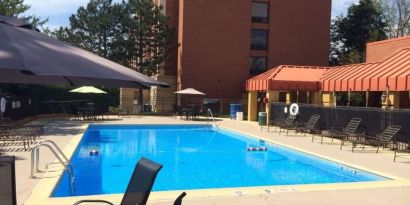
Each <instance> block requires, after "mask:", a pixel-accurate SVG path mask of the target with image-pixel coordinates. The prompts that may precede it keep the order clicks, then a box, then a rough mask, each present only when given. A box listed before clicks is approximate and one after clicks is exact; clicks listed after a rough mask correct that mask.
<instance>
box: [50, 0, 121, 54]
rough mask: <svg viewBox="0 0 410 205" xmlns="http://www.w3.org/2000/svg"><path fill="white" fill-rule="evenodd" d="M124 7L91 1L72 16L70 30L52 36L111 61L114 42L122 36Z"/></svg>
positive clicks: (60, 30) (64, 29)
mask: <svg viewBox="0 0 410 205" xmlns="http://www.w3.org/2000/svg"><path fill="white" fill-rule="evenodd" d="M123 11H124V9H123V5H122V4H119V3H116V4H112V0H91V1H90V2H89V3H88V4H87V6H86V7H80V8H78V10H77V13H76V14H74V15H71V17H70V26H69V27H67V28H65V27H60V28H59V29H57V30H56V31H54V32H53V34H54V35H55V36H56V37H57V38H58V39H60V40H64V41H67V42H69V43H71V44H73V45H75V46H78V47H81V48H84V49H86V50H89V51H91V52H93V53H95V54H97V55H99V56H102V57H104V58H108V59H111V60H113V59H112V58H111V55H112V51H111V50H112V47H113V42H114V41H115V40H117V39H116V38H118V37H119V36H121V34H122V25H121V22H122V21H123V19H122V18H121V17H122V16H123Z"/></svg>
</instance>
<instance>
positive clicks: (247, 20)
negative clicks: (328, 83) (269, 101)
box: [151, 0, 331, 100]
mask: <svg viewBox="0 0 410 205" xmlns="http://www.w3.org/2000/svg"><path fill="white" fill-rule="evenodd" d="M154 1H155V3H158V4H161V5H162V6H163V7H164V12H165V15H166V16H168V17H169V26H170V27H173V28H175V29H176V31H177V36H178V44H179V46H178V50H177V51H175V52H174V53H170V56H171V60H169V61H168V62H167V63H166V65H165V69H164V70H163V71H161V72H160V73H161V75H160V76H159V77H158V79H159V80H161V81H164V82H167V83H170V84H171V85H172V86H171V89H158V90H156V89H155V90H154V91H151V95H154V96H156V97H155V98H156V99H160V98H174V99H175V94H173V92H175V90H180V89H185V88H189V87H192V88H195V89H197V90H200V91H202V92H204V93H206V94H207V96H206V97H207V98H223V99H232V100H238V99H242V98H243V95H244V94H245V93H246V89H245V83H246V80H247V79H249V78H250V77H252V76H253V75H256V74H259V73H262V72H264V71H265V70H266V68H272V67H275V66H278V65H283V64H292V65H312V66H327V65H328V53H329V32H330V16H331V0H309V1H300V0H212V1H211V0H154Z"/></svg>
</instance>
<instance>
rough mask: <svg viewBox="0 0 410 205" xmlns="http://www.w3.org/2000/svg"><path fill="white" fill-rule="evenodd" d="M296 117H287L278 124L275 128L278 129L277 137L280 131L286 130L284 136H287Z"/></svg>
mask: <svg viewBox="0 0 410 205" xmlns="http://www.w3.org/2000/svg"><path fill="white" fill-rule="evenodd" d="M295 121H296V116H294V115H289V117H288V118H286V120H285V121H284V122H282V123H278V124H277V125H276V126H277V127H279V135H280V133H281V132H282V130H284V129H286V135H288V134H289V129H290V128H292V127H294V126H295Z"/></svg>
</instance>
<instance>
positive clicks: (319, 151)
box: [0, 116, 410, 205]
mask: <svg viewBox="0 0 410 205" xmlns="http://www.w3.org/2000/svg"><path fill="white" fill-rule="evenodd" d="M35 123H42V124H45V125H46V134H45V136H44V137H42V140H46V139H51V140H53V141H55V142H56V143H57V144H58V145H59V146H60V147H62V148H65V149H64V152H66V153H67V152H68V153H70V150H71V152H72V151H73V150H74V148H75V146H76V143H78V141H79V139H81V136H82V133H83V132H84V131H85V128H86V127H87V125H88V123H87V122H82V121H70V120H48V121H42V122H35ZM92 123H108V124H205V123H206V122H198V121H184V120H180V119H172V118H169V117H153V116H143V117H124V118H122V119H121V120H118V119H116V118H112V120H108V121H100V122H99V121H97V122H92ZM217 124H218V125H219V126H220V127H223V128H225V129H232V130H235V131H239V132H242V133H246V134H249V135H252V136H255V137H258V138H262V139H265V140H268V141H272V142H274V143H278V144H281V145H285V146H288V147H291V148H295V149H298V150H301V151H304V152H307V153H313V154H315V155H318V156H322V157H325V158H328V159H331V160H334V161H338V162H342V163H345V164H347V165H353V166H354V167H356V168H360V169H364V170H367V171H371V172H373V173H379V174H382V175H384V176H388V177H391V178H394V179H395V180H389V181H382V182H370V183H345V184H326V185H302V186H271V187H256V188H233V189H213V190H212V189H211V190H196V191H187V193H188V196H187V197H186V199H184V203H183V204H185V205H191V204H192V205H194V204H195V205H196V204H198V205H201V204H260V205H265V204H298V205H299V204H319V205H320V204H323V205H325V204H326V205H327V204H332V205H337V204H346V203H350V204H361V205H367V204H368V205H375V204H406V205H407V204H409V201H410V156H408V157H406V158H398V159H397V162H395V163H394V162H393V153H392V152H390V151H385V150H382V151H381V152H380V153H377V154H376V153H375V149H374V148H371V147H369V148H366V149H365V150H363V151H362V150H361V149H357V151H356V150H355V152H354V153H352V152H351V149H350V148H349V147H348V146H346V147H344V149H343V150H340V149H339V146H340V144H339V142H338V141H337V140H335V141H334V142H333V143H331V141H330V139H325V141H324V143H323V144H320V141H319V140H317V141H314V142H313V143H312V142H311V135H307V137H304V136H303V135H300V134H298V135H295V134H294V133H293V132H289V136H286V134H283V133H282V134H281V135H279V134H278V132H273V131H272V130H271V131H270V132H269V133H268V132H267V130H266V128H265V129H263V131H261V129H260V127H258V126H257V124H256V122H246V121H241V122H237V121H234V120H230V119H224V120H222V121H219V122H218V123H217ZM0 150H1V151H2V153H3V154H6V155H15V156H16V157H17V161H16V177H17V201H18V204H23V202H24V204H26V205H31V204H44V203H43V202H44V199H42V197H45V196H47V193H45V192H44V191H43V190H44V187H46V186H47V187H48V189H52V187H50V185H49V184H48V185H47V183H46V181H54V183H55V181H56V180H58V173H60V172H58V171H57V172H47V173H45V174H44V175H42V174H38V175H36V176H38V177H39V178H37V179H31V178H30V152H29V151H24V150H23V149H21V146H20V147H17V146H13V145H10V146H0ZM53 160H55V159H54V157H53V156H52V155H51V153H49V152H46V151H44V152H42V153H41V165H42V166H44V163H45V162H51V161H53ZM358 165H360V166H358ZM50 173H51V174H50ZM48 177H49V178H48ZM40 178H43V179H40ZM177 196H178V193H177V192H166V193H159V192H156V193H152V194H151V196H150V200H149V203H148V204H152V205H162V204H164V205H165V204H172V199H174V198H176V197H177ZM86 198H106V199H110V200H113V201H114V202H119V200H120V199H121V195H110V196H104V197H102V196H96V197H86ZM42 200H43V201H42ZM76 200H78V198H71V199H68V198H62V199H59V200H58V201H52V200H47V201H46V202H52V203H50V204H59V205H64V204H72V202H73V201H76ZM40 202H41V203H40Z"/></svg>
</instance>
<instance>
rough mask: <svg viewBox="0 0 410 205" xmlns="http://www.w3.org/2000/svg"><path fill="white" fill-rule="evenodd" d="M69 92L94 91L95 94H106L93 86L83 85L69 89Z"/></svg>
mask: <svg viewBox="0 0 410 205" xmlns="http://www.w3.org/2000/svg"><path fill="white" fill-rule="evenodd" d="M69 92H70V93H96V94H107V92H105V91H103V90H100V89H98V88H96V87H93V86H83V87H79V88H76V89H73V90H70V91H69Z"/></svg>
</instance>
